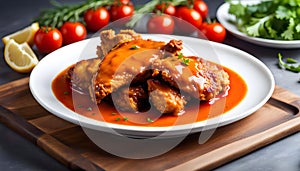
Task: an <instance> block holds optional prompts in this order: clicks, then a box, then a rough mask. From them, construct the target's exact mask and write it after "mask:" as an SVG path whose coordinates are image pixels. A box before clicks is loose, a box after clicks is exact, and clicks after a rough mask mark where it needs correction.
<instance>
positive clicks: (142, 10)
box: [126, 0, 188, 28]
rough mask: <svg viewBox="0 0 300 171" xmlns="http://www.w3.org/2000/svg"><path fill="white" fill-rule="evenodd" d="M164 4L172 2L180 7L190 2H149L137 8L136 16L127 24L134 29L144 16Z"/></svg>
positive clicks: (155, 0) (170, 0)
mask: <svg viewBox="0 0 300 171" xmlns="http://www.w3.org/2000/svg"><path fill="white" fill-rule="evenodd" d="M163 2H171V3H172V5H174V6H178V5H183V4H187V2H188V1H186V0H152V1H149V2H148V3H146V4H144V5H142V6H139V7H137V8H136V9H135V10H134V15H133V16H132V17H131V20H130V21H129V22H128V23H127V24H126V26H127V27H130V28H133V27H134V26H135V25H136V24H137V22H138V21H140V20H141V19H142V18H143V16H144V14H147V13H152V12H153V10H154V9H155V6H156V5H158V4H161V3H163Z"/></svg>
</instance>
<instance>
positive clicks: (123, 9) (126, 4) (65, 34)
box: [34, 0, 134, 53]
mask: <svg viewBox="0 0 300 171" xmlns="http://www.w3.org/2000/svg"><path fill="white" fill-rule="evenodd" d="M133 12H134V6H133V4H132V2H131V1H130V0H115V1H114V3H113V5H111V6H109V7H98V8H96V9H93V8H92V9H89V10H87V11H85V13H84V15H83V20H84V23H85V25H83V24H82V23H80V22H65V23H64V24H63V25H62V26H61V27H60V28H59V29H58V28H50V27H47V28H46V27H41V28H40V30H39V31H38V32H37V33H36V34H35V38H34V42H35V45H36V47H37V49H38V50H39V51H40V52H42V53H50V52H52V51H54V50H56V49H58V48H60V47H61V46H63V45H67V44H71V43H74V42H78V41H80V40H83V39H85V38H86V36H87V30H89V31H92V32H95V31H98V30H99V29H101V28H103V27H104V26H106V25H107V24H108V23H109V22H110V21H115V20H118V19H121V18H123V17H129V16H132V15H133Z"/></svg>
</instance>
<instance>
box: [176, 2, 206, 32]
mask: <svg viewBox="0 0 300 171" xmlns="http://www.w3.org/2000/svg"><path fill="white" fill-rule="evenodd" d="M176 17H178V18H180V19H183V20H185V21H187V22H189V23H190V24H192V25H193V26H195V27H196V28H199V27H200V26H201V24H202V17H201V15H200V14H199V12H197V11H196V10H194V9H193V8H188V7H187V6H179V7H178V8H177V9H176ZM178 27H179V28H180V30H181V31H184V32H190V31H193V30H195V29H194V28H192V27H191V26H188V25H186V24H185V23H182V22H181V23H178Z"/></svg>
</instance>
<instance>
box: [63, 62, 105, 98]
mask: <svg viewBox="0 0 300 171" xmlns="http://www.w3.org/2000/svg"><path fill="white" fill-rule="evenodd" d="M100 61H101V60H100V59H99V58H94V59H88V60H82V61H79V62H78V63H76V64H75V65H73V66H72V67H71V68H70V69H69V70H68V72H67V79H68V81H70V82H71V83H72V84H71V85H72V88H74V89H76V90H79V91H80V92H82V93H88V92H89V88H90V87H91V85H92V80H93V76H94V74H95V73H96V72H97V71H98V68H99V64H100Z"/></svg>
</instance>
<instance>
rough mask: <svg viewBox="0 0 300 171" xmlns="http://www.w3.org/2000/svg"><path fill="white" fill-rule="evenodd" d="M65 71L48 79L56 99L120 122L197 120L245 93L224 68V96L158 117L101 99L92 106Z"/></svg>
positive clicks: (237, 79) (243, 86) (224, 109)
mask: <svg viewBox="0 0 300 171" xmlns="http://www.w3.org/2000/svg"><path fill="white" fill-rule="evenodd" d="M67 70H68V69H66V70H64V71H62V72H61V73H60V74H59V75H58V76H57V77H56V78H55V79H54V80H53V82H52V90H53V92H54V94H55V96H56V98H57V99H58V100H59V101H60V102H61V103H62V104H64V105H65V106H66V107H67V108H69V109H71V110H73V111H75V112H76V113H79V114H81V115H83V116H86V117H89V118H93V119H96V120H99V121H105V122H109V123H114V124H121V125H131V126H156V127H162V126H174V125H182V124H189V123H194V122H200V121H203V120H206V119H209V118H213V117H216V116H219V115H221V114H223V113H225V112H227V111H229V110H231V109H232V108H234V107H235V106H236V105H238V104H239V103H240V102H241V101H242V99H243V98H244V97H245V95H246V93H247V85H246V83H245V81H244V80H243V79H242V78H241V77H240V76H239V75H238V74H237V73H235V72H234V71H232V70H230V69H228V68H226V67H224V70H225V71H226V72H227V73H228V74H229V77H230V89H229V91H228V95H227V96H226V97H221V98H220V99H219V100H217V101H215V102H214V103H213V104H209V103H207V102H206V103H201V104H200V105H189V106H187V107H186V108H185V112H184V114H183V115H180V116H173V115H162V116H159V115H158V112H157V113H156V112H153V113H138V114H137V113H119V112H117V110H116V109H115V108H114V106H113V105H112V104H110V103H107V102H102V103H101V104H99V105H96V104H94V103H93V102H91V100H90V97H89V96H88V95H83V94H80V93H78V92H76V91H72V89H71V88H70V86H69V85H68V83H67V81H66V78H65V75H66V72H67ZM73 97H74V99H73ZM195 111H196V112H195Z"/></svg>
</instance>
